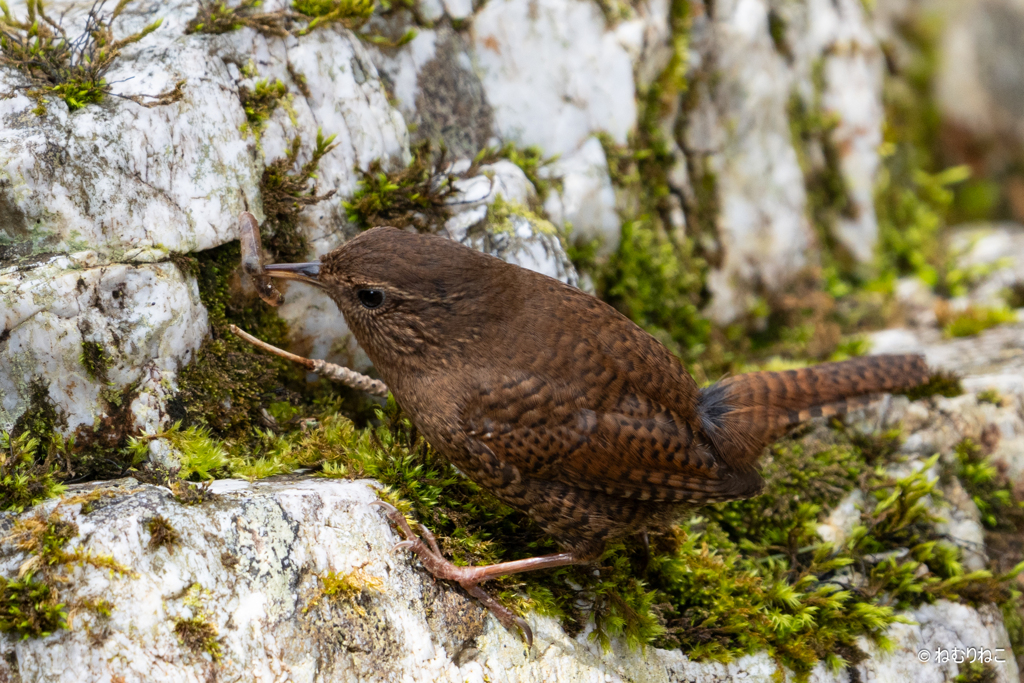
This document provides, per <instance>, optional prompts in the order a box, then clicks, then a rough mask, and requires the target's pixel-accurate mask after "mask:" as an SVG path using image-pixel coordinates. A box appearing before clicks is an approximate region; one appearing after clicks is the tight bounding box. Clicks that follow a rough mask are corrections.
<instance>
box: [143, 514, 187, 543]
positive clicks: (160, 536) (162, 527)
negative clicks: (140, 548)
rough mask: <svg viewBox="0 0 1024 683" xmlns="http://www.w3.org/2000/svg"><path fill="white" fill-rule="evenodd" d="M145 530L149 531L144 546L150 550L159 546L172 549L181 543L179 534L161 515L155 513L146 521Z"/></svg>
mask: <svg viewBox="0 0 1024 683" xmlns="http://www.w3.org/2000/svg"><path fill="white" fill-rule="evenodd" d="M146 531H148V532H149V543H148V544H147V546H146V547H147V548H149V549H150V550H151V551H155V550H159V549H160V548H167V549H168V550H173V549H174V548H176V547H177V546H178V544H179V543H181V534H179V533H178V532H177V531H176V530H175V528H174V527H173V526H171V523H170V522H169V521H167V518H166V517H164V516H163V515H157V516H156V517H154V518H153V519H151V520H149V521H148V522H146Z"/></svg>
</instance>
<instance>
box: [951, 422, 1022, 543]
mask: <svg viewBox="0 0 1024 683" xmlns="http://www.w3.org/2000/svg"><path fill="white" fill-rule="evenodd" d="M955 452H956V476H957V477H958V478H959V479H960V482H961V483H962V484H963V486H964V488H965V489H967V492H968V493H969V494H971V499H972V500H973V501H974V504H975V505H976V506H977V507H978V512H979V513H981V521H982V523H983V524H984V525H985V526H986V527H987V528H989V529H999V528H1002V529H1004V530H1017V529H1018V528H1019V529H1020V530H1022V531H1024V502H1022V501H1020V500H1018V498H1017V496H1015V495H1014V491H1013V484H1012V482H1010V481H1009V479H1008V478H1007V477H1006V475H1005V474H1003V473H1001V472H1000V471H999V469H998V468H997V467H996V466H995V464H994V463H993V462H992V461H991V459H989V458H988V457H986V455H985V453H984V451H983V450H982V448H981V447H980V446H978V445H977V444H976V443H974V442H973V441H972V440H971V439H964V440H963V441H961V442H960V443H958V444H957V446H956V451H955Z"/></svg>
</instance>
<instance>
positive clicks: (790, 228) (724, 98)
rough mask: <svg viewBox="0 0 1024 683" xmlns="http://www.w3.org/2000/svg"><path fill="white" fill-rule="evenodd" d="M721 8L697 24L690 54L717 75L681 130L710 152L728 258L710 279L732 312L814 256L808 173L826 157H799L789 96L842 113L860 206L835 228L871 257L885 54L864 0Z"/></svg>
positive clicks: (689, 142)
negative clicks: (817, 76)
mask: <svg viewBox="0 0 1024 683" xmlns="http://www.w3.org/2000/svg"><path fill="white" fill-rule="evenodd" d="M705 4H707V3H705ZM707 11H708V10H707V9H705V12H707ZM713 11H714V15H713V18H708V17H702V16H698V18H697V20H696V21H695V23H694V36H693V44H694V50H693V51H692V52H691V56H690V61H691V65H692V67H693V68H694V69H696V70H698V71H700V70H705V71H706V70H708V69H713V76H711V79H712V80H713V81H714V82H715V85H714V87H712V88H711V89H710V91H709V92H707V94H706V95H704V96H702V97H701V98H700V99H699V102H698V105H697V109H696V111H694V112H691V113H690V114H689V116H690V119H689V121H690V123H689V125H688V128H687V130H686V132H685V133H684V136H685V148H686V153H687V154H691V155H697V156H707V157H708V161H709V166H710V170H711V171H712V172H713V173H714V174H715V177H716V180H717V192H718V201H719V204H720V206H721V214H720V216H719V218H718V225H717V226H716V227H717V232H718V239H719V241H720V243H721V247H722V250H723V251H724V261H723V263H722V265H721V266H720V267H719V268H718V269H716V270H714V271H712V273H711V275H710V277H709V285H710V288H711V291H712V293H713V294H714V300H713V301H712V304H711V306H710V309H709V312H710V313H711V315H712V316H713V317H714V318H715V319H716V320H718V321H720V322H730V321H732V320H734V319H736V318H738V317H740V316H742V315H743V314H744V313H745V312H746V311H747V310H748V309H749V308H750V306H751V304H752V303H753V302H754V297H755V295H756V293H757V291H756V290H757V289H758V288H762V289H764V290H768V291H779V290H780V289H783V288H784V287H785V286H786V285H787V284H789V283H790V282H791V281H792V279H793V278H794V277H795V275H796V274H797V273H798V272H799V271H800V269H802V268H804V267H805V266H810V265H814V264H815V263H816V257H815V255H814V250H815V249H816V248H817V247H816V246H815V245H816V244H817V238H816V237H815V235H814V233H813V230H812V226H811V225H810V222H809V220H808V217H807V214H808V207H807V201H808V200H807V196H806V192H805V190H804V187H805V185H804V182H805V181H804V177H805V175H806V173H809V172H812V171H817V170H821V169H822V167H823V165H824V163H825V161H824V157H823V156H822V150H820V149H813V150H810V151H809V154H808V156H809V159H808V163H809V165H810V166H811V168H808V169H803V168H801V166H800V162H799V158H798V155H797V153H796V150H795V149H794V147H793V144H794V143H793V139H792V134H791V130H790V120H789V116H790V114H789V110H788V105H789V102H790V98H791V97H793V96H798V97H800V98H801V99H802V100H803V102H804V103H805V105H806V106H807V107H811V106H813V104H814V103H815V102H816V101H820V106H821V109H822V110H823V112H824V113H825V114H826V115H831V116H834V117H835V118H836V122H837V125H836V127H835V129H834V130H833V131H832V134H831V135H832V139H831V143H832V144H833V145H834V146H835V148H836V149H837V150H838V152H839V163H840V168H839V171H840V173H841V174H842V176H843V179H844V181H845V183H846V186H847V190H848V193H849V197H850V200H851V206H852V211H851V216H850V217H842V218H840V219H839V220H838V221H837V224H836V225H835V227H834V229H835V231H836V234H835V236H836V237H837V239H838V240H839V242H840V243H841V244H842V245H843V246H844V247H845V248H846V249H847V250H848V251H849V252H850V254H852V255H853V256H854V258H855V259H857V260H859V261H861V262H869V261H870V260H871V259H872V258H873V256H874V246H875V243H876V241H877V237H878V225H877V221H876V217H875V210H874V188H875V182H876V175H877V171H878V168H879V163H880V159H879V155H878V146H879V145H880V144H881V142H882V122H883V118H884V111H883V107H882V76H883V66H884V60H883V55H882V50H881V47H880V45H879V42H878V39H877V38H876V36H875V33H874V32H873V31H872V27H871V24H870V21H869V17H868V16H867V15H866V14H865V11H864V7H863V4H862V3H861V2H860V1H859V0H838V1H835V2H833V1H832V0H807V1H806V2H804V1H794V0H788V1H787V0H777V1H773V2H767V1H766V0H728V1H726V2H716V3H714V8H713ZM770 14H771V15H772V16H774V17H775V18H776V20H778V21H780V22H781V26H782V27H783V30H782V31H781V35H779V36H778V37H779V38H780V43H781V44H775V42H774V41H773V38H772V35H771V32H770V30H769V20H770ZM816 68H821V69H822V74H823V80H824V84H823V86H824V87H823V89H822V90H821V91H820V92H818V91H817V88H816V85H815V82H814V71H815V69H816ZM698 87H701V86H698Z"/></svg>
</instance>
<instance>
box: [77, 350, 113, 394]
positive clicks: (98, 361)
mask: <svg viewBox="0 0 1024 683" xmlns="http://www.w3.org/2000/svg"><path fill="white" fill-rule="evenodd" d="M110 360H111V359H110V355H109V354H108V353H107V352H106V351H105V350H104V349H103V345H102V344H100V343H99V342H94V341H83V342H82V355H81V356H80V357H79V361H81V363H82V366H83V367H84V368H85V373H86V374H87V375H88V376H89V379H92V380H93V381H96V382H101V383H103V384H106V383H107V382H108V381H109V378H108V373H109V370H110Z"/></svg>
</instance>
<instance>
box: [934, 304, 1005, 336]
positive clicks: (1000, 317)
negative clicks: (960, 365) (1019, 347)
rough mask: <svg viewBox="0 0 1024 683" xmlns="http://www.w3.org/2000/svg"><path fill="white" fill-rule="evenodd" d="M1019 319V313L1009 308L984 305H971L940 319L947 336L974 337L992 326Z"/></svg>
mask: <svg viewBox="0 0 1024 683" xmlns="http://www.w3.org/2000/svg"><path fill="white" fill-rule="evenodd" d="M1016 320H1017V314H1016V313H1014V312H1013V311H1011V310H1010V309H1008V308H986V307H982V306H969V307H968V308H966V309H965V310H963V311H960V312H958V313H955V314H952V315H950V316H948V319H947V320H944V321H943V320H940V324H942V331H943V333H944V334H945V335H946V336H947V337H973V336H974V335H976V334H980V333H982V332H984V331H985V330H987V329H989V328H990V327H995V326H997V325H1003V324H1005V323H1012V322H1015V321H1016Z"/></svg>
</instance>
